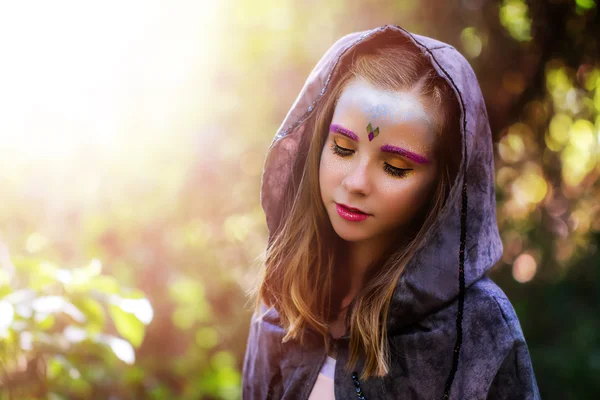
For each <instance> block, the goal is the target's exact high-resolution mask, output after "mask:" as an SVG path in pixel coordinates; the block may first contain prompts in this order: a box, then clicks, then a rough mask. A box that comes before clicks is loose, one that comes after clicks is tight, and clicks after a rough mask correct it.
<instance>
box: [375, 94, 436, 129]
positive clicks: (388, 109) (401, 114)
mask: <svg viewBox="0 0 600 400" xmlns="http://www.w3.org/2000/svg"><path fill="white" fill-rule="evenodd" d="M390 97H392V99H390V101H388V102H386V103H381V102H373V103H371V102H369V103H370V104H367V105H365V106H364V107H363V112H364V113H365V114H366V115H367V116H368V118H369V120H377V121H378V122H379V121H382V122H384V121H385V122H388V123H390V124H400V123H403V122H416V121H419V120H424V121H425V122H426V123H428V124H432V123H433V118H432V116H431V115H429V114H428V113H426V112H425V110H424V109H423V106H422V105H421V104H420V103H419V102H417V101H416V99H415V98H414V96H412V95H409V94H406V93H394V94H392V95H391V96H390Z"/></svg>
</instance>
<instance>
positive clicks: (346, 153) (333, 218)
mask: <svg viewBox="0 0 600 400" xmlns="http://www.w3.org/2000/svg"><path fill="white" fill-rule="evenodd" d="M403 101H405V102H403ZM379 106H381V107H379ZM401 106H403V107H404V108H402V107H401ZM370 107H375V110H377V107H379V108H378V110H379V113H378V114H377V115H376V118H371V117H373V115H370V114H369V113H366V112H364V110H365V109H369V108H370ZM392 110H394V112H396V110H400V111H397V112H398V113H404V114H405V115H404V121H403V122H401V123H390V122H389V119H384V118H383V117H385V116H386V115H385V114H386V112H387V117H395V118H392V119H396V120H398V119H399V115H395V114H394V112H392ZM426 113H427V111H426V109H425V108H424V107H423V105H422V104H421V103H420V102H419V99H418V98H416V97H414V95H413V96H411V94H410V93H405V92H393V93H391V92H388V91H384V90H380V89H378V88H376V87H374V86H372V85H370V84H369V83H368V82H365V81H363V80H354V81H351V82H350V83H349V84H348V85H347V87H346V88H345V89H344V90H343V92H342V94H341V95H340V98H339V100H338V103H337V104H336V107H335V110H334V113H333V116H332V118H331V122H332V123H331V125H330V126H329V133H330V134H329V135H327V137H326V138H325V141H324V143H323V149H322V152H321V160H320V164H319V188H320V191H321V200H322V202H323V205H324V206H325V208H326V210H327V215H328V217H329V221H330V222H331V225H332V227H333V229H334V230H335V232H336V233H337V235H338V236H339V237H341V238H342V239H344V240H346V241H352V242H359V241H362V242H364V241H373V242H380V241H382V240H386V238H387V237H388V235H389V234H390V232H398V230H402V229H403V227H406V226H409V225H410V222H411V221H412V220H413V218H414V217H415V216H416V215H417V213H418V210H420V209H421V207H422V206H423V204H425V201H427V199H428V198H430V196H431V190H433V188H434V187H435V182H436V176H437V168H436V166H437V163H436V161H435V159H432V158H431V156H432V155H433V153H432V149H433V148H435V145H436V139H437V137H436V136H435V134H434V132H433V131H432V130H431V128H430V125H429V123H428V121H429V119H428V118H425V117H418V116H423V115H427V114H426ZM365 130H366V131H367V132H366V133H365ZM380 134H383V141H382V142H381V143H375V138H378V137H379V136H380ZM367 138H368V140H367ZM379 140H381V139H379Z"/></svg>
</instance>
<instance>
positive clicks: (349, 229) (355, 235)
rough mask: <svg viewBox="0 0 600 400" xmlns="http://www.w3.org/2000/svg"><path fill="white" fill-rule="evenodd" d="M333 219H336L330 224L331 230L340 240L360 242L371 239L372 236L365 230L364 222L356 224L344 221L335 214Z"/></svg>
mask: <svg viewBox="0 0 600 400" xmlns="http://www.w3.org/2000/svg"><path fill="white" fill-rule="evenodd" d="M330 218H331V217H330ZM333 218H336V220H335V221H333V223H332V224H331V225H332V226H333V230H334V231H335V233H337V235H338V236H339V237H340V238H341V239H342V240H345V241H347V242H361V241H363V240H367V239H370V238H371V237H372V235H370V234H369V233H368V232H367V231H366V229H365V226H364V222H366V221H363V222H358V223H357V222H350V221H346V220H345V219H343V218H342V217H340V216H339V215H338V214H337V212H336V213H335V215H334V216H333Z"/></svg>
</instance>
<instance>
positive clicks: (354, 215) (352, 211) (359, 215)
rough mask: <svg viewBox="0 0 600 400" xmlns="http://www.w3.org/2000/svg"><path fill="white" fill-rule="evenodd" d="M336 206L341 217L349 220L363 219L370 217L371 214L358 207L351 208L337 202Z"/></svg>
mask: <svg viewBox="0 0 600 400" xmlns="http://www.w3.org/2000/svg"><path fill="white" fill-rule="evenodd" d="M335 207H336V209H337V212H338V214H339V215H340V217H342V218H344V219H346V220H348V221H363V220H365V219H367V218H369V214H366V213H364V212H362V211H360V210H359V209H357V208H350V207H348V206H345V205H343V204H338V203H335Z"/></svg>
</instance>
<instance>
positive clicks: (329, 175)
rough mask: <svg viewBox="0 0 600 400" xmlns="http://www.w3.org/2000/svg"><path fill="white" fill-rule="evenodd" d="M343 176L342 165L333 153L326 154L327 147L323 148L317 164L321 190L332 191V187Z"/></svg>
mask: <svg viewBox="0 0 600 400" xmlns="http://www.w3.org/2000/svg"><path fill="white" fill-rule="evenodd" d="M343 177H344V169H343V165H342V164H341V163H340V161H339V160H338V159H337V158H336V157H335V156H334V155H333V154H328V149H327V148H325V150H324V151H323V154H321V163H320V165H319V184H320V186H321V192H322V193H323V192H331V191H333V188H335V187H336V186H337V185H339V184H340V183H341V182H342V180H343Z"/></svg>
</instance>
